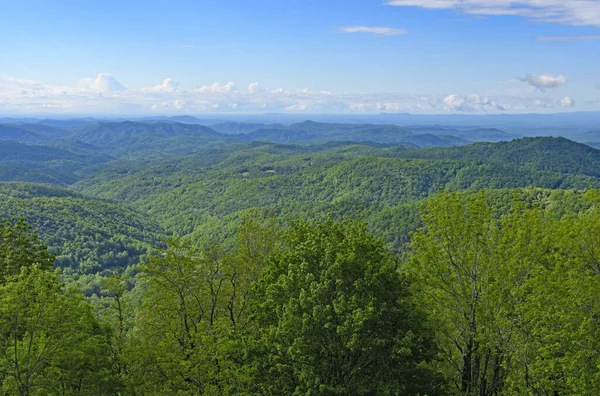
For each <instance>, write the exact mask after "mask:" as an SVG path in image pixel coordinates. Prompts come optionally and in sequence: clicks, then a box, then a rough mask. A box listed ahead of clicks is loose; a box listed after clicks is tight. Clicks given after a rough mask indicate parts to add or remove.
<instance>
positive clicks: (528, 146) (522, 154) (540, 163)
mask: <svg viewBox="0 0 600 396" xmlns="http://www.w3.org/2000/svg"><path fill="white" fill-rule="evenodd" d="M405 156H406V157H410V158H420V159H454V160H463V161H486V162H496V163H502V164H511V165H514V166H521V167H524V168H527V169H531V170H536V171H549V172H559V173H567V174H581V175H588V176H594V177H600V150H597V149H595V148H592V147H590V146H587V145H585V144H582V143H576V142H573V141H571V140H568V139H565V138H560V137H558V138H553V137H536V138H523V139H515V140H512V141H510V142H500V143H475V144H472V145H468V146H463V147H448V148H430V149H425V150H419V151H411V152H407V153H405Z"/></svg>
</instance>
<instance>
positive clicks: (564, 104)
mask: <svg viewBox="0 0 600 396" xmlns="http://www.w3.org/2000/svg"><path fill="white" fill-rule="evenodd" d="M558 104H559V105H560V106H562V107H575V101H574V100H573V99H571V98H570V97H568V96H565V97H564V98H562V99H561V100H559V101H558Z"/></svg>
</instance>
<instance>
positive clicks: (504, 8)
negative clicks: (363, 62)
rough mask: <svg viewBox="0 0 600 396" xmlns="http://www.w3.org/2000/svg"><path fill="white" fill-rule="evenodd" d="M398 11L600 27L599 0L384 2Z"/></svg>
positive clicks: (402, 0) (418, 0) (429, 0)
mask: <svg viewBox="0 0 600 396" xmlns="http://www.w3.org/2000/svg"><path fill="white" fill-rule="evenodd" d="M385 4H387V5H390V6H398V7H421V8H429V9H455V10H458V11H461V12H464V13H467V14H472V15H481V16H486V15H512V16H521V17H525V18H529V19H532V20H537V21H542V22H551V23H560V24H566V25H575V26H596V27H600V0H387V1H386V2H385Z"/></svg>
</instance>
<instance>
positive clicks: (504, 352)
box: [411, 192, 518, 396]
mask: <svg viewBox="0 0 600 396" xmlns="http://www.w3.org/2000/svg"><path fill="white" fill-rule="evenodd" d="M423 224H424V227H423V228H422V229H421V230H419V231H418V232H416V233H415V235H414V236H413V249H414V255H413V258H412V261H411V266H412V269H413V271H414V272H415V274H416V276H417V278H418V279H419V288H420V290H421V292H422V293H423V294H424V300H425V301H426V303H427V306H428V308H429V309H430V310H431V312H432V313H433V315H434V317H435V319H436V332H437V335H438V337H437V338H438V343H439V345H440V348H441V355H442V356H443V361H444V365H443V371H444V372H445V374H446V376H447V377H449V378H451V379H452V380H453V382H454V383H455V387H456V390H457V391H458V393H459V394H461V395H482V396H483V395H498V394H500V393H501V392H502V390H503V388H504V382H505V380H506V376H507V368H508V364H509V362H510V359H511V351H512V346H511V341H512V336H513V332H514V329H513V328H512V326H511V325H510V320H507V318H510V315H511V310H512V309H513V308H514V304H513V301H511V298H512V296H511V294H510V293H511V290H518V285H516V284H512V277H511V272H510V266H509V265H507V263H506V262H505V261H504V259H505V258H507V257H506V255H505V254H504V253H505V252H506V251H511V249H509V246H510V245H511V243H506V244H504V243H503V241H502V238H501V236H503V234H502V233H501V231H500V226H499V222H498V220H496V219H494V218H493V216H492V212H491V209H490V208H489V207H488V205H487V203H486V200H485V196H484V195H483V193H482V194H479V195H477V196H474V197H473V196H470V197H464V196H461V195H459V194H457V193H447V192H443V193H441V194H439V195H438V196H436V197H435V198H433V199H432V200H431V201H430V202H429V203H428V204H427V206H426V208H425V211H424V214H423ZM508 239H510V238H508ZM508 239H507V240H508ZM507 249H508V250H507Z"/></svg>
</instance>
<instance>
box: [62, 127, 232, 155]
mask: <svg viewBox="0 0 600 396" xmlns="http://www.w3.org/2000/svg"><path fill="white" fill-rule="evenodd" d="M74 138H75V139H77V140H80V141H82V142H84V143H88V144H92V145H94V146H97V147H100V148H101V149H102V150H104V151H105V152H107V153H111V155H114V156H115V157H120V158H127V159H143V160H156V159H164V158H169V157H174V156H179V155H186V154H190V153H193V152H196V151H200V150H202V149H206V148H214V147H219V146H222V145H224V144H227V143H233V142H235V141H236V140H235V139H232V138H231V137H229V136H227V135H224V134H220V133H218V132H216V131H214V130H212V129H210V128H208V127H205V126H202V125H191V124H180V123H165V122H157V123H142V122H131V121H125V122H120V123H99V124H95V125H91V126H88V127H85V128H83V129H82V130H80V131H79V132H77V133H76V134H75V135H74Z"/></svg>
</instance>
